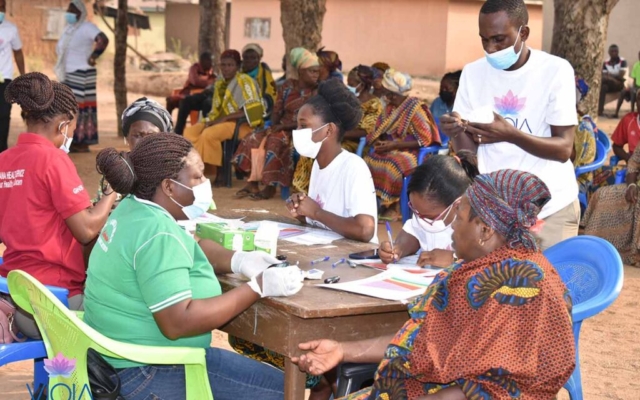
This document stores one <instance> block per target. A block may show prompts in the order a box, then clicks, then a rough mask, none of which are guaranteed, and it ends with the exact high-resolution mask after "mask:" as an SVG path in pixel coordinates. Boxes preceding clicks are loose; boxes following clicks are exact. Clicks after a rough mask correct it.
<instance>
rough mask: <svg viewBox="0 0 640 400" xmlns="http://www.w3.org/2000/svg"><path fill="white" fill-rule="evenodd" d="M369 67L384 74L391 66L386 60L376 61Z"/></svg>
mask: <svg viewBox="0 0 640 400" xmlns="http://www.w3.org/2000/svg"><path fill="white" fill-rule="evenodd" d="M371 68H374V69H377V70H378V71H380V72H381V73H383V74H384V73H385V72H387V70H388V69H390V68H391V67H390V66H389V64H387V63H386V62H377V63H374V64H373V65H371Z"/></svg>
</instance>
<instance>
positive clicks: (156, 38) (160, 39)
mask: <svg viewBox="0 0 640 400" xmlns="http://www.w3.org/2000/svg"><path fill="white" fill-rule="evenodd" d="M147 16H148V17H149V24H150V25H151V30H142V29H141V30H140V31H139V33H140V34H139V36H138V37H137V38H136V37H135V36H133V30H132V29H130V30H129V36H128V37H127V43H129V44H130V45H131V46H132V47H134V48H135V46H136V41H137V45H138V48H137V49H138V51H139V52H140V53H142V54H143V55H145V56H148V55H151V54H154V53H158V52H164V51H166V50H165V49H166V47H165V35H164V16H165V14H164V13H157V12H154V13H147ZM106 20H107V22H108V23H109V25H110V26H111V27H112V28H113V26H114V24H115V21H114V18H110V17H106ZM94 22H95V23H96V25H98V28H100V30H101V31H102V32H104V33H105V34H106V35H107V37H108V38H109V43H110V45H109V47H107V50H106V52H107V53H111V54H113V53H115V51H116V50H115V49H116V48H115V46H114V45H113V44H114V43H115V38H114V35H113V32H111V30H110V29H109V28H108V27H107V26H106V25H105V23H104V22H103V21H102V18H100V17H99V16H97V17H96V18H95V21H94ZM127 54H128V55H132V54H133V52H131V51H129V52H128V53H127Z"/></svg>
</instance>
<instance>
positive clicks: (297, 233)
mask: <svg viewBox="0 0 640 400" xmlns="http://www.w3.org/2000/svg"><path fill="white" fill-rule="evenodd" d="M260 222H262V221H253V222H248V223H245V224H244V225H243V226H242V228H243V229H244V230H247V231H251V230H256V229H257V228H258V226H259V225H260ZM278 227H279V228H280V236H279V237H278V238H279V239H283V240H286V241H288V242H291V243H297V244H301V245H305V246H311V245H316V244H324V245H328V244H330V243H332V242H333V241H334V240H340V239H342V238H343V237H342V236H341V235H339V234H337V233H335V232H332V231H328V230H324V229H317V228H311V227H308V226H300V225H293V224H287V223H283V222H278Z"/></svg>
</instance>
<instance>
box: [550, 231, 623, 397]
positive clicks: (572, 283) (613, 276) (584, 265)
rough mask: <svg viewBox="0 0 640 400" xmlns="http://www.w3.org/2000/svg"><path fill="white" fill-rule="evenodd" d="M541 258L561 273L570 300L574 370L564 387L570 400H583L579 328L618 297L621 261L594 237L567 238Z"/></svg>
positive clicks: (613, 249) (621, 269)
mask: <svg viewBox="0 0 640 400" xmlns="http://www.w3.org/2000/svg"><path fill="white" fill-rule="evenodd" d="M585 249H589V250H588V251H585ZM544 255H545V256H546V257H547V258H548V259H549V261H550V262H551V264H553V266H554V267H555V269H556V270H557V271H558V273H559V274H560V277H561V278H562V280H563V282H564V283H565V285H566V286H567V288H568V289H569V291H570V293H571V298H572V300H573V311H572V316H573V336H574V338H575V347H576V369H575V370H574V371H573V374H572V375H571V377H570V378H569V381H567V383H566V384H565V385H564V388H565V389H566V390H567V391H568V392H569V396H570V397H571V400H582V399H583V394H582V380H581V373H580V352H579V350H578V349H579V347H578V345H579V338H580V327H581V326H582V321H584V320H585V319H587V318H589V317H592V316H594V315H596V314H598V313H600V312H602V311H603V310H605V309H606V308H607V307H609V305H610V304H611V303H613V301H614V300H615V299H616V298H618V295H619V294H620V290H622V282H623V276H624V271H623V265H622V260H621V259H620V254H618V251H617V250H616V249H615V248H614V247H613V246H612V245H611V243H609V242H607V241H606V240H604V239H600V238H598V237H594V236H576V237H573V238H571V239H567V240H565V241H563V242H560V243H558V244H556V245H555V246H553V247H551V248H549V249H547V250H546V251H545V252H544Z"/></svg>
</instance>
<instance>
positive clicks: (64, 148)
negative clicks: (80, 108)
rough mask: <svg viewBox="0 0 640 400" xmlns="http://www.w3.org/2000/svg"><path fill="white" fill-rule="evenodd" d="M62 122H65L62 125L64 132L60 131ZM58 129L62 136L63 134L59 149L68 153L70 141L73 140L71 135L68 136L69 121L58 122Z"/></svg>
mask: <svg viewBox="0 0 640 400" xmlns="http://www.w3.org/2000/svg"><path fill="white" fill-rule="evenodd" d="M62 124H66V125H65V126H64V132H62V129H61V127H62ZM58 130H59V131H60V133H62V136H64V141H63V142H62V144H61V145H60V150H62V151H64V152H65V153H67V154H69V151H70V150H71V143H72V142H73V136H71V137H69V136H68V134H69V122H65V121H63V122H60V125H58Z"/></svg>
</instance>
